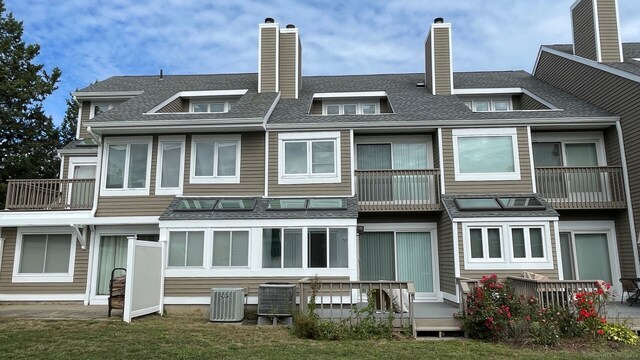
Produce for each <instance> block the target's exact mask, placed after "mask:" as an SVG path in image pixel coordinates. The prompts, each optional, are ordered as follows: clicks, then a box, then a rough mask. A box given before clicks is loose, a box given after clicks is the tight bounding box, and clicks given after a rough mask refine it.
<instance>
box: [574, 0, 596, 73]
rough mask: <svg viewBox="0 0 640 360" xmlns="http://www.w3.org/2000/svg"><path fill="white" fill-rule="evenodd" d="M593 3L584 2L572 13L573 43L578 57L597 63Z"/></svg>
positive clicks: (586, 0) (588, 0)
mask: <svg viewBox="0 0 640 360" xmlns="http://www.w3.org/2000/svg"><path fill="white" fill-rule="evenodd" d="M591 1H592V0H582V1H581V2H580V3H579V4H578V5H577V6H576V7H575V8H573V11H572V12H571V18H572V21H573V42H574V49H575V54H576V55H578V56H582V57H584V58H587V59H591V60H594V61H597V60H598V56H597V52H596V34H595V29H594V26H593V24H594V21H593V20H594V19H593V5H592V2H591Z"/></svg>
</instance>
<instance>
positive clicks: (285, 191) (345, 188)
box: [269, 131, 351, 196]
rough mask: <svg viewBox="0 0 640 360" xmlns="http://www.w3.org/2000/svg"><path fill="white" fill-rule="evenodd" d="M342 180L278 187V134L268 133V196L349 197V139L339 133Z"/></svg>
mask: <svg viewBox="0 0 640 360" xmlns="http://www.w3.org/2000/svg"><path fill="white" fill-rule="evenodd" d="M340 133H341V139H340V150H341V154H340V165H341V170H340V173H341V176H342V180H341V182H340V183H337V184H295V185H288V184H287V185H278V133H277V132H270V133H269V196H305V195H306V196H351V139H350V135H349V131H341V132H340Z"/></svg>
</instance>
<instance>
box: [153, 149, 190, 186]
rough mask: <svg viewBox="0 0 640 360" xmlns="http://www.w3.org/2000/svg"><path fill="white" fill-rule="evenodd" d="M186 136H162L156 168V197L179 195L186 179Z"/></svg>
mask: <svg viewBox="0 0 640 360" xmlns="http://www.w3.org/2000/svg"><path fill="white" fill-rule="evenodd" d="M184 152H185V137H184V136H160V137H159V139H158V164H157V166H156V195H179V194H181V193H182V185H183V179H184Z"/></svg>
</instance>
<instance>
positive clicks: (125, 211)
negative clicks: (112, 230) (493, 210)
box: [96, 136, 174, 217]
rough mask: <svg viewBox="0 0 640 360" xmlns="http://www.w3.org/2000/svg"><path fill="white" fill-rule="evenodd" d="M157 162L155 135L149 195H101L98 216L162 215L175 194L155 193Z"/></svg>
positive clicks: (156, 139)
mask: <svg viewBox="0 0 640 360" xmlns="http://www.w3.org/2000/svg"><path fill="white" fill-rule="evenodd" d="M157 162H158V136H154V137H153V144H152V146H151V169H150V171H151V181H150V184H149V187H150V189H149V196H99V197H98V210H97V212H96V216H97V217H102V216H160V215H161V214H162V213H163V212H164V210H165V209H166V208H167V206H169V203H170V202H171V200H172V199H173V198H174V196H172V195H169V196H166V195H163V196H160V195H158V196H156V195H155V185H156V166H157Z"/></svg>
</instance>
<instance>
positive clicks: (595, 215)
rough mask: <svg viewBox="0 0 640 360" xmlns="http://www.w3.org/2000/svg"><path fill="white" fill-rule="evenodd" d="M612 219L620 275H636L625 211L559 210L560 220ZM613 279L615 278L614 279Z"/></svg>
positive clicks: (627, 218)
mask: <svg viewBox="0 0 640 360" xmlns="http://www.w3.org/2000/svg"><path fill="white" fill-rule="evenodd" d="M598 220H613V221H615V226H616V242H617V245H618V261H619V262H620V274H621V276H622V277H636V275H635V265H634V263H635V260H634V258H633V243H632V242H631V231H630V227H629V217H628V216H627V212H626V211H623V210H621V211H589V212H586V211H561V212H560V221H561V222H562V221H598ZM614 280H615V279H614Z"/></svg>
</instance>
